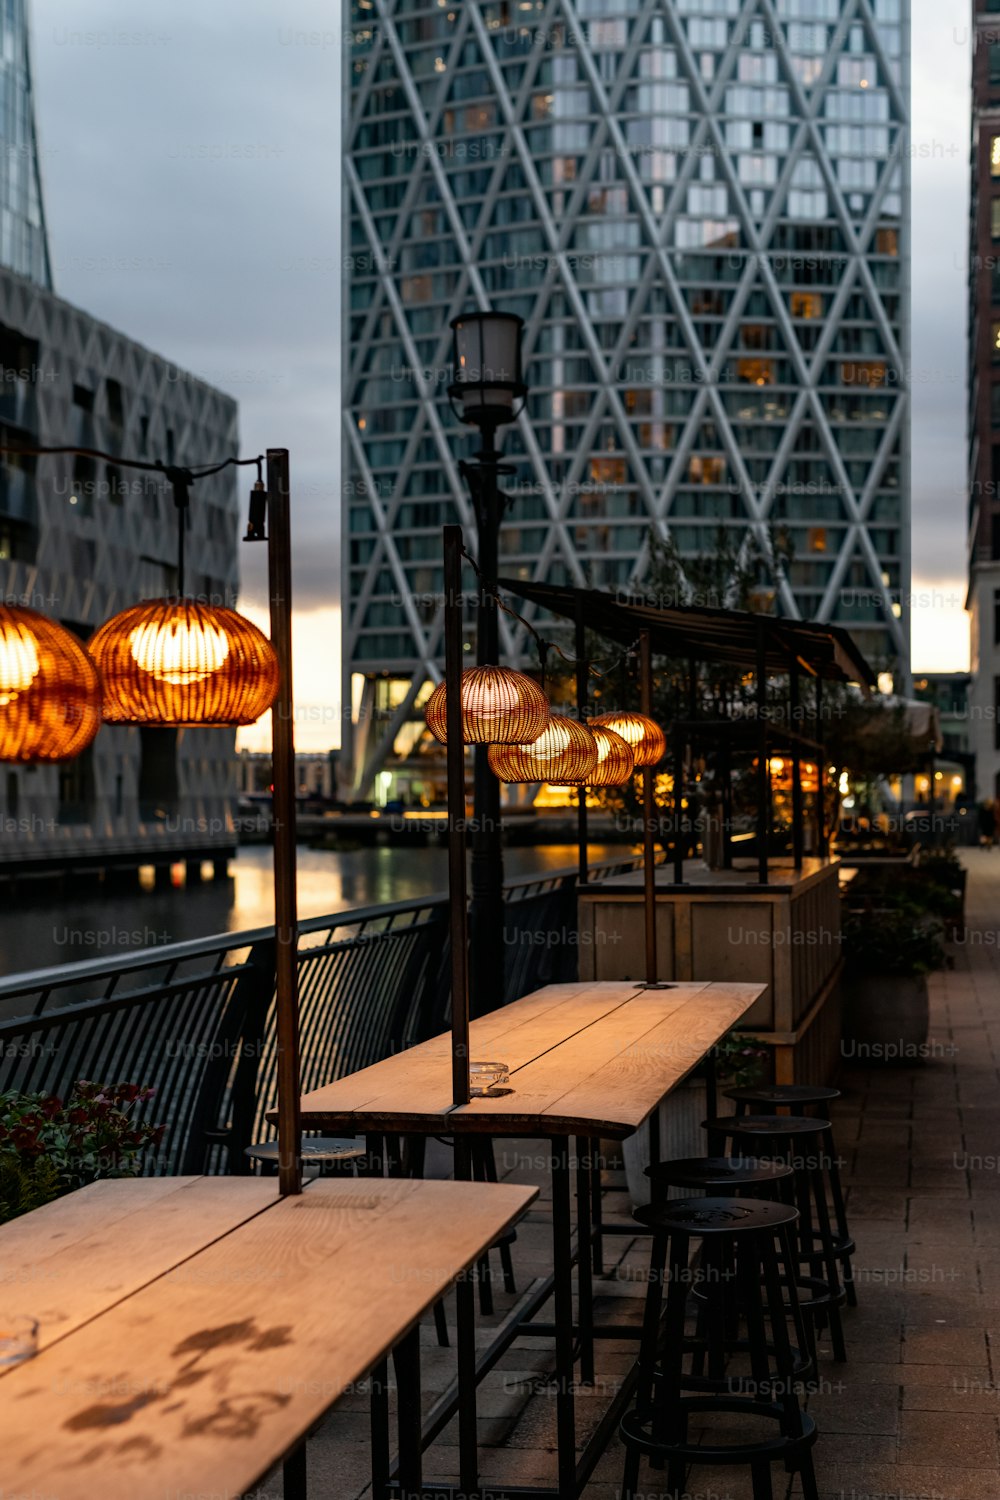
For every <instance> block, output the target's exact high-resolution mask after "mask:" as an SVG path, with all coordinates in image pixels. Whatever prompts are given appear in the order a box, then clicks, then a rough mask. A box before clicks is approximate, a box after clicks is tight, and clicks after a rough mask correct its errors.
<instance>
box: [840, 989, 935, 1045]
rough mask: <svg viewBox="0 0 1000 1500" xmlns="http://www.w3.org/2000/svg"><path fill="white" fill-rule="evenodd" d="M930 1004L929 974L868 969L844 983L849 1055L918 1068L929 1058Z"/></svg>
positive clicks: (845, 1030)
mask: <svg viewBox="0 0 1000 1500" xmlns="http://www.w3.org/2000/svg"><path fill="white" fill-rule="evenodd" d="M929 1026H930V1007H929V1002H928V998H927V978H926V976H925V975H923V974H915V975H909V974H866V975H864V976H863V977H861V978H856V979H848V980H845V982H844V1044H843V1055H844V1060H845V1061H846V1062H847V1063H849V1064H854V1065H857V1064H861V1065H865V1064H868V1065H869V1066H873V1067H886V1066H891V1065H893V1064H895V1065H897V1066H903V1067H912V1066H913V1064H914V1063H915V1062H923V1061H924V1060H925V1058H926V1057H927V1034H928V1028H929Z"/></svg>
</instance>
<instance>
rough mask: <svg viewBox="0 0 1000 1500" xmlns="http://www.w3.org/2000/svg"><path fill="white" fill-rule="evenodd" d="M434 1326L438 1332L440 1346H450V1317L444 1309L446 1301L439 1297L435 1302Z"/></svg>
mask: <svg viewBox="0 0 1000 1500" xmlns="http://www.w3.org/2000/svg"><path fill="white" fill-rule="evenodd" d="M434 1327H435V1330H436V1332H437V1341H438V1347H439V1348H440V1349H447V1348H448V1318H447V1316H446V1314H445V1310H444V1301H443V1299H439V1300H438V1301H437V1302H435V1304H434Z"/></svg>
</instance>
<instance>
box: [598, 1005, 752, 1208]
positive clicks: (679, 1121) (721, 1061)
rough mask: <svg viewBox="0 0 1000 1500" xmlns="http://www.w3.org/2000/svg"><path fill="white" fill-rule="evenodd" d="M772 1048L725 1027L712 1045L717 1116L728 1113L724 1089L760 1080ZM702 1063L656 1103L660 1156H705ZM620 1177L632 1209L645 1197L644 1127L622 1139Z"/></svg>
mask: <svg viewBox="0 0 1000 1500" xmlns="http://www.w3.org/2000/svg"><path fill="white" fill-rule="evenodd" d="M770 1055H771V1049H770V1048H769V1047H767V1046H766V1045H765V1044H764V1043H763V1042H761V1041H759V1040H758V1039H757V1038H756V1037H753V1036H749V1035H748V1034H747V1033H746V1032H745V1031H730V1032H729V1033H728V1034H727V1035H726V1036H724V1037H722V1038H721V1039H720V1040H719V1041H718V1042H717V1043H716V1045H715V1046H714V1047H713V1048H712V1056H713V1057H714V1059H715V1077H716V1082H717V1083H718V1085H719V1090H720V1092H719V1095H718V1098H717V1101H716V1108H717V1110H718V1112H719V1114H720V1115H729V1114H733V1113H734V1111H735V1108H736V1106H735V1104H734V1103H733V1101H732V1100H731V1099H727V1098H725V1096H724V1094H723V1093H722V1090H723V1089H726V1088H731V1087H733V1086H734V1085H735V1086H736V1087H741V1086H744V1085H748V1084H753V1083H759V1082H760V1081H761V1080H762V1079H763V1077H764V1076H765V1065H766V1062H767V1060H768V1058H769V1057H770ZM705 1071H706V1070H705V1065H704V1064H701V1065H700V1066H699V1067H697V1068H695V1069H694V1071H693V1072H692V1073H691V1074H690V1075H689V1077H687V1078H686V1079H685V1080H684V1082H683V1083H682V1084H681V1085H680V1087H679V1088H676V1089H674V1090H673V1092H672V1093H670V1094H668V1096H667V1098H666V1099H664V1101H663V1103H662V1104H661V1105H660V1114H659V1120H660V1132H659V1134H660V1158H661V1160H663V1161H668V1160H671V1159H672V1158H682V1157H685V1156H705V1155H706V1153H707V1149H708V1143H707V1140H706V1136H705V1132H704V1130H703V1129H702V1124H701V1122H702V1120H704V1119H706V1117H707V1115H708V1100H707V1089H706V1078H705ZM622 1155H623V1157H624V1161H625V1176H626V1178H627V1180H628V1190H629V1196H630V1197H631V1199H632V1204H633V1206H634V1207H635V1208H641V1207H642V1206H643V1205H644V1204H647V1203H648V1202H649V1178H648V1177H647V1176H646V1168H647V1167H648V1166H649V1133H648V1130H647V1128H646V1127H645V1126H644V1127H643V1128H642V1129H641V1130H639V1131H637V1132H636V1134H635V1135H632V1136H629V1137H628V1139H627V1140H626V1141H625V1142H624V1143H623V1146H622Z"/></svg>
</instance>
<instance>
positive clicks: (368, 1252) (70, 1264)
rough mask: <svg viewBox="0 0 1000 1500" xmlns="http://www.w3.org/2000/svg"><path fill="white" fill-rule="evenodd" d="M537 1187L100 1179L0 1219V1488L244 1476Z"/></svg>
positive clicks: (129, 1488)
mask: <svg viewBox="0 0 1000 1500" xmlns="http://www.w3.org/2000/svg"><path fill="white" fill-rule="evenodd" d="M535 1196H536V1191H535V1190H534V1189H532V1188H526V1187H517V1186H513V1185H510V1184H501V1185H499V1186H498V1185H484V1184H479V1183H465V1182H416V1181H412V1180H391V1181H389V1180H386V1181H381V1180H374V1179H336V1180H335V1179H329V1178H328V1179H324V1180H320V1181H318V1182H314V1183H312V1184H310V1185H309V1186H308V1187H307V1188H306V1190H305V1192H304V1193H303V1194H302V1195H301V1197H298V1198H286V1199H279V1198H278V1196H277V1192H276V1187H275V1184H274V1181H273V1179H263V1180H262V1179H256V1178H172V1179H168V1180H158V1181H138V1182H135V1181H118V1182H104V1183H99V1184H95V1185H94V1186H93V1187H90V1188H84V1189H82V1190H81V1191H80V1192H78V1193H74V1194H72V1195H70V1196H69V1197H68V1198H64V1199H61V1200H59V1201H57V1202H56V1203H53V1204H50V1205H49V1206H47V1207H46V1208H42V1209H39V1210H37V1212H35V1213H32V1214H28V1215H25V1216H24V1217H23V1218H21V1219H17V1220H15V1221H14V1222H13V1223H11V1224H9V1225H6V1226H4V1227H2V1228H0V1309H2V1312H3V1313H7V1314H8V1315H16V1314H27V1315H30V1316H33V1317H36V1318H38V1319H39V1321H40V1324H41V1327H40V1330H39V1332H40V1338H39V1353H38V1354H37V1355H36V1356H35V1358H33V1359H30V1360H27V1361H25V1362H24V1363H23V1364H20V1365H15V1366H12V1367H8V1368H6V1369H4V1370H0V1393H2V1395H0V1493H2V1494H24V1495H45V1496H54V1497H58V1500H93V1496H94V1495H95V1494H100V1495H101V1496H102V1497H107V1500H136V1496H138V1495H142V1496H147V1495H149V1496H153V1495H164V1496H165V1495H182V1494H200V1495H211V1496H212V1497H213V1500H229V1497H233V1500H235V1497H237V1496H240V1495H243V1494H244V1493H245V1492H246V1491H248V1490H249V1489H251V1488H252V1487H253V1486H254V1485H255V1484H256V1483H257V1482H258V1481H259V1480H260V1479H262V1478H263V1476H264V1475H265V1474H266V1473H267V1472H268V1471H269V1470H270V1469H271V1468H272V1467H273V1466H274V1464H275V1463H277V1462H278V1461H279V1460H280V1459H281V1458H282V1457H284V1456H285V1454H287V1453H288V1452H289V1451H290V1450H291V1449H292V1448H294V1447H295V1446H296V1444H297V1443H298V1441H299V1440H300V1439H301V1438H302V1437H303V1436H304V1434H305V1433H306V1432H308V1431H309V1429H310V1428H311V1427H312V1426H313V1424H314V1423H315V1422H316V1421H317V1420H318V1419H319V1418H320V1417H321V1416H322V1415H323V1414H324V1412H326V1411H327V1409H328V1408H329V1407H330V1406H331V1405H333V1404H334V1402H336V1401H337V1400H338V1399H339V1397H340V1396H342V1395H343V1394H344V1393H345V1392H346V1391H348V1390H350V1389H352V1388H353V1387H354V1386H355V1385H356V1384H357V1382H359V1381H361V1380H363V1379H364V1378H365V1377H366V1376H367V1375H368V1373H369V1372H370V1371H371V1370H372V1368H373V1367H374V1366H375V1365H376V1364H377V1363H378V1362H379V1361H380V1360H381V1359H382V1358H383V1357H384V1356H385V1355H386V1354H387V1353H388V1351H389V1350H390V1349H391V1348H392V1347H393V1345H394V1344H396V1343H397V1342H398V1341H399V1339H400V1338H402V1337H403V1336H404V1335H405V1334H406V1333H408V1332H409V1331H410V1330H411V1329H412V1328H413V1327H414V1326H415V1325H416V1324H417V1322H418V1321H419V1320H420V1318H421V1317H422V1316H423V1315H424V1313H426V1312H427V1310H428V1309H429V1308H430V1307H432V1306H433V1304H434V1303H435V1302H436V1301H437V1299H438V1298H439V1297H440V1296H441V1295H442V1294H443V1293H444V1292H445V1291H446V1290H447V1288H448V1287H449V1286H450V1285H451V1283H452V1282H453V1281H454V1280H455V1279H456V1277H457V1276H459V1275H460V1274H461V1272H462V1271H464V1270H465V1269H467V1268H468V1267H469V1266H471V1265H472V1264H473V1263H474V1262H475V1261H476V1260H477V1259H478V1257H479V1256H480V1255H481V1254H482V1252H483V1251H484V1250H485V1249H486V1248H487V1247H488V1246H489V1245H490V1244H492V1243H493V1242H494V1241H495V1240H496V1239H497V1237H498V1236H499V1235H500V1234H502V1233H503V1232H504V1231H505V1230H506V1229H507V1228H508V1227H509V1226H510V1225H511V1224H512V1223H514V1222H515V1221H516V1220H517V1219H518V1218H520V1216H521V1215H522V1214H523V1213H524V1211H525V1209H526V1208H527V1207H528V1206H529V1204H530V1203H531V1202H532V1200H533V1199H534V1198H535Z"/></svg>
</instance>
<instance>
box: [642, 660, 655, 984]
mask: <svg viewBox="0 0 1000 1500" xmlns="http://www.w3.org/2000/svg"><path fill="white" fill-rule="evenodd" d="M639 673H640V691H641V693H642V711H643V713H644V714H648V715H651V714H652V712H653V657H652V651H651V649H650V644H649V631H648V630H644V631H642V633H641V634H640V636H639ZM654 774H655V769H654V767H653V766H644V767H643V771H642V855H643V858H642V872H643V886H644V894H645V904H646V983H647V984H655V983H656V865H655V863H654V859H655V849H654V845H653V811H654V798H653V776H654Z"/></svg>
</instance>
